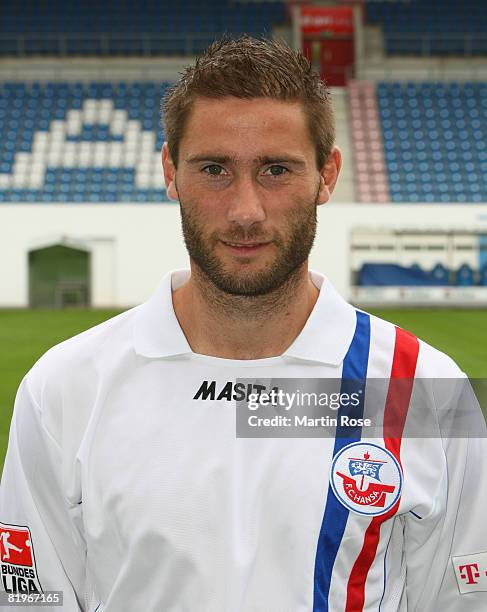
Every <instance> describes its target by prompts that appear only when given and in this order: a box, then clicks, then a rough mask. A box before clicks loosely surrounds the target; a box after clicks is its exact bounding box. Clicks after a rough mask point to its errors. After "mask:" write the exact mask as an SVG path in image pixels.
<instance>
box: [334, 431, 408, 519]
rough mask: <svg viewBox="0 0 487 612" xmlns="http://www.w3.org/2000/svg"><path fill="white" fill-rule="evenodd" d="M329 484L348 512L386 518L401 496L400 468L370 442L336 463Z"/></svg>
mask: <svg viewBox="0 0 487 612" xmlns="http://www.w3.org/2000/svg"><path fill="white" fill-rule="evenodd" d="M330 483H331V486H332V488H333V492H334V493H335V496H336V497H337V499H338V500H339V501H340V503H341V504H342V505H344V506H345V507H346V508H347V509H348V510H352V511H353V512H357V513H358V514H365V515H371V516H376V515H379V514H385V513H386V512H387V511H388V510H390V509H391V508H392V506H393V505H394V504H395V503H396V501H397V500H398V499H399V496H400V494H401V489H402V471H401V466H400V465H399V463H398V461H397V460H396V458H395V457H394V455H393V454H392V453H391V452H390V451H388V450H387V449H385V448H383V447H381V446H379V445H377V444H372V443H371V442H353V443H352V444H348V445H347V446H345V447H344V448H342V449H341V451H340V452H338V453H337V455H336V456H335V458H334V459H333V462H332V465H331V472H330Z"/></svg>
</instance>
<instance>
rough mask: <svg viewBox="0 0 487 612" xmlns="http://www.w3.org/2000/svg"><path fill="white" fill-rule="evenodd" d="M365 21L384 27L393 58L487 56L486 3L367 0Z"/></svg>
mask: <svg viewBox="0 0 487 612" xmlns="http://www.w3.org/2000/svg"><path fill="white" fill-rule="evenodd" d="M365 6H366V19H367V22H368V23H369V24H376V25H381V26H382V29H383V33H384V50H385V52H386V53H387V54H390V55H393V54H394V55H405V54H408V55H468V56H471V55H481V54H485V53H487V38H486V37H485V32H486V30H487V12H486V10H485V1H484V0H463V2H457V0H443V1H442V2H437V1H436V0H407V1H404V0H403V1H398V2H388V1H384V0H373V1H367V2H366V3H365Z"/></svg>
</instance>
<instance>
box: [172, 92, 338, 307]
mask: <svg viewBox="0 0 487 612" xmlns="http://www.w3.org/2000/svg"><path fill="white" fill-rule="evenodd" d="M164 171H165V178H166V185H167V189H168V193H169V195H170V197H173V198H174V199H178V200H179V202H180V206H181V217H182V227H183V234H184V239H185V243H186V247H187V249H188V252H189V255H190V257H191V259H192V260H193V262H194V263H195V264H196V265H197V266H198V267H199V268H200V270H201V271H202V272H203V274H204V275H205V276H206V278H208V280H209V281H211V282H212V283H213V284H214V285H216V286H217V287H218V288H219V289H220V290H222V291H224V292H226V293H229V294H233V295H244V296H253V295H263V294H266V293H269V292H270V291H272V290H274V289H276V288H278V287H280V286H281V285H282V284H283V283H284V282H285V281H286V280H287V279H288V278H289V277H290V276H291V275H292V274H293V273H294V272H296V271H297V270H298V269H299V268H300V267H301V266H302V264H303V263H304V262H305V261H306V260H307V258H308V255H309V252H310V250H311V247H312V244H313V239H314V237H315V232H316V206H317V204H318V203H319V202H323V201H326V200H327V199H328V197H329V194H330V191H331V188H332V186H330V185H326V180H325V179H324V178H323V173H320V171H318V169H317V167H316V154H315V148H314V145H313V143H312V141H311V138H310V135H309V130H308V127H307V124H306V118H305V114H304V111H303V108H302V105H301V103H299V102H282V101H279V100H272V99H267V98H258V99H252V100H241V99H237V98H233V97H227V98H223V99H215V100H213V99H207V98H199V99H197V100H196V101H195V103H194V106H193V108H192V111H191V114H190V117H189V119H188V121H187V124H186V128H185V133H184V136H183V138H182V139H181V141H180V146H179V163H178V168H177V172H176V171H175V168H174V165H173V164H172V162H171V160H170V159H168V155H167V150H165V152H164ZM335 178H336V177H335Z"/></svg>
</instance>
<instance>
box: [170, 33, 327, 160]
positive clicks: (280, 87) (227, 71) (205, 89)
mask: <svg viewBox="0 0 487 612" xmlns="http://www.w3.org/2000/svg"><path fill="white" fill-rule="evenodd" d="M225 96H234V97H236V98H249V99H250V98H274V99H277V100H285V101H289V102H298V101H300V102H302V103H303V104H304V110H305V113H306V117H307V120H308V127H309V131H310V136H311V138H312V140H313V142H314V144H315V147H316V163H317V165H318V169H321V168H322V167H323V165H324V163H325V160H326V158H327V157H328V155H329V154H330V151H331V149H332V147H333V143H334V141H335V122H334V117H333V109H332V106H331V100H330V96H329V91H328V89H327V87H326V84H325V83H324V82H323V81H322V80H321V78H320V76H319V75H318V74H317V73H316V72H314V71H313V70H312V69H311V66H310V63H309V61H308V60H307V59H306V58H305V57H304V55H303V54H302V53H300V52H299V51H293V50H292V49H291V48H289V47H288V46H287V45H286V44H284V43H283V42H280V41H273V40H267V39H257V38H252V37H251V36H242V37H241V38H238V39H234V40H232V39H229V38H223V39H221V40H218V41H216V42H214V43H213V44H211V45H210V46H209V47H208V49H207V50H206V51H205V52H204V53H203V55H201V56H200V57H198V58H197V60H196V62H195V64H194V65H192V66H189V67H188V68H186V69H185V70H184V72H183V73H182V75H181V78H180V80H179V81H178V82H177V83H176V84H175V85H174V86H173V87H172V88H171V89H169V90H168V92H167V93H166V95H165V97H164V99H163V102H162V112H163V123H164V130H165V134H166V140H167V144H168V149H169V154H170V156H171V158H172V160H173V162H174V164H175V165H176V166H177V163H178V154H179V142H180V140H181V138H182V136H183V133H184V128H185V125H186V122H187V119H188V116H189V113H190V111H191V108H192V105H193V102H194V100H195V99H196V98H197V97H202V98H223V97H225Z"/></svg>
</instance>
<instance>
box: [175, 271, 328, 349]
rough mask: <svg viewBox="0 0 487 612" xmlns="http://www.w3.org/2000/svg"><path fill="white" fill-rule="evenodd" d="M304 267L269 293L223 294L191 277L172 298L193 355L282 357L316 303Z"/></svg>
mask: <svg viewBox="0 0 487 612" xmlns="http://www.w3.org/2000/svg"><path fill="white" fill-rule="evenodd" d="M318 295H319V290H318V289H317V288H316V286H315V285H314V284H313V283H312V282H311V280H310V278H309V274H308V270H307V265H306V264H305V265H304V266H303V267H302V269H300V270H299V271H297V272H296V274H295V275H294V276H293V277H291V278H290V279H289V280H288V281H287V282H286V283H284V285H282V286H281V287H279V288H278V289H276V290H275V291H273V292H272V293H269V294H266V295H262V296H255V297H243V296H235V295H230V294H228V293H225V292H223V291H221V290H220V289H218V288H217V287H216V286H215V285H214V284H213V283H211V282H210V281H209V280H207V279H206V278H204V277H202V276H200V275H199V274H195V273H194V270H193V273H192V275H191V277H190V279H189V280H188V281H187V282H186V283H185V284H184V285H182V286H181V287H178V288H177V289H176V290H175V291H174V292H173V294H172V299H173V306H174V312H175V313H176V317H177V319H178V321H179V324H180V325H181V328H182V330H183V332H184V334H185V336H186V339H187V340H188V343H189V345H190V346H191V349H192V351H193V352H194V353H199V354H202V355H211V356H214V357H222V358H225V359H263V358H266V357H275V356H278V355H281V354H282V353H283V352H284V351H285V350H286V349H287V348H288V347H289V346H291V344H292V343H293V341H294V340H295V338H296V337H297V336H298V335H299V333H300V332H301V330H302V329H303V327H304V325H305V324H306V321H307V319H308V317H309V315H310V313H311V311H312V310H313V307H314V305H315V303H316V300H317V299H318Z"/></svg>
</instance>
